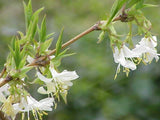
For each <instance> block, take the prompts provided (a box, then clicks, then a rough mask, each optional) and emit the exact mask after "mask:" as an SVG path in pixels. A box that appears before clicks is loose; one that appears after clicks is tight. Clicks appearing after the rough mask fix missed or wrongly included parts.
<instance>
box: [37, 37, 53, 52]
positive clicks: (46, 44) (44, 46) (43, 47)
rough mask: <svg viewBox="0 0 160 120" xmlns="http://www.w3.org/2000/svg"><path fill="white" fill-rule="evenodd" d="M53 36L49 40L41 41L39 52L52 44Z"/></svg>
mask: <svg viewBox="0 0 160 120" xmlns="http://www.w3.org/2000/svg"><path fill="white" fill-rule="evenodd" d="M52 41H53V38H50V39H49V40H47V41H45V42H44V43H41V46H40V53H44V52H45V51H46V50H47V49H48V48H49V47H50V45H51V44H52Z"/></svg>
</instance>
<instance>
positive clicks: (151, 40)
mask: <svg viewBox="0 0 160 120" xmlns="http://www.w3.org/2000/svg"><path fill="white" fill-rule="evenodd" d="M156 46H157V38H156V36H151V37H147V38H145V37H144V38H142V39H141V41H140V42H139V43H138V44H137V45H136V46H135V48H133V49H132V50H130V49H129V48H128V47H127V46H126V45H122V47H121V48H120V49H119V48H118V47H117V46H116V47H114V53H113V56H114V61H115V63H118V67H117V71H116V75H115V78H116V76H117V73H119V71H120V66H123V67H124V69H123V71H124V72H126V74H127V76H128V73H129V71H130V70H135V69H136V65H137V64H139V63H140V62H141V61H142V62H143V63H144V64H148V63H151V61H152V60H153V59H154V58H155V59H156V61H158V59H159V57H158V56H159V54H157V50H156V48H155V47H156Z"/></svg>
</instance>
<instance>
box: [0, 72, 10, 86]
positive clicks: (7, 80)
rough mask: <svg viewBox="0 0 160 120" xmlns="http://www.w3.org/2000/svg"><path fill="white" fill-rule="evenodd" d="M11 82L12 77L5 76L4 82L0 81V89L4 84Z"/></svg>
mask: <svg viewBox="0 0 160 120" xmlns="http://www.w3.org/2000/svg"><path fill="white" fill-rule="evenodd" d="M11 80H13V78H12V76H10V75H7V77H6V78H5V79H4V80H2V81H0V87H2V86H3V85H5V84H6V83H8V82H9V81H11Z"/></svg>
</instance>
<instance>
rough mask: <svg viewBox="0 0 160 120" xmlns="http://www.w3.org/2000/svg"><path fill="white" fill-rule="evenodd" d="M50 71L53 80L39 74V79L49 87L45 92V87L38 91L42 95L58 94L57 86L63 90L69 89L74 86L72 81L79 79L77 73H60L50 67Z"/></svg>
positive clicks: (65, 71)
mask: <svg viewBox="0 0 160 120" xmlns="http://www.w3.org/2000/svg"><path fill="white" fill-rule="evenodd" d="M49 69H50V72H51V74H52V78H46V77H45V76H43V75H42V74H41V73H40V72H37V76H38V78H39V79H40V80H42V81H43V82H45V83H46V86H47V90H45V89H44V88H43V87H40V88H39V89H38V92H39V93H41V94H49V93H52V92H56V86H57V84H58V85H60V86H61V87H62V88H63V89H67V88H68V86H72V85H73V83H72V82H71V80H75V79H77V78H78V77H79V76H78V75H77V73H76V72H75V71H67V70H64V71H63V72H61V73H58V72H57V71H56V70H55V69H54V68H53V67H50V68H49Z"/></svg>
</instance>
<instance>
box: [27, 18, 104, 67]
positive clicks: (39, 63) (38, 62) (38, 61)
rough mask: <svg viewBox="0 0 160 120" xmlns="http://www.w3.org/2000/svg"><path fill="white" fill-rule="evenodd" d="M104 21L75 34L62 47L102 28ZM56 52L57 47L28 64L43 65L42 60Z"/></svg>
mask: <svg viewBox="0 0 160 120" xmlns="http://www.w3.org/2000/svg"><path fill="white" fill-rule="evenodd" d="M103 23H104V21H99V22H97V23H96V24H95V25H93V26H91V27H90V28H89V29H87V30H85V31H84V32H82V33H80V34H78V35H77V36H75V37H74V38H72V39H70V40H69V41H68V42H66V43H64V44H63V45H62V48H61V49H64V48H65V47H67V46H69V45H71V44H72V43H74V42H76V41H77V40H78V39H80V38H81V37H83V36H85V35H87V34H89V33H91V32H92V31H95V30H101V28H100V25H102V24H103ZM55 53H56V49H54V50H52V51H51V52H50V53H49V54H48V55H46V56H41V57H39V58H36V59H35V60H34V61H33V63H30V64H28V65H27V66H37V65H41V62H42V61H43V60H45V59H47V57H48V56H51V55H53V54H55Z"/></svg>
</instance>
